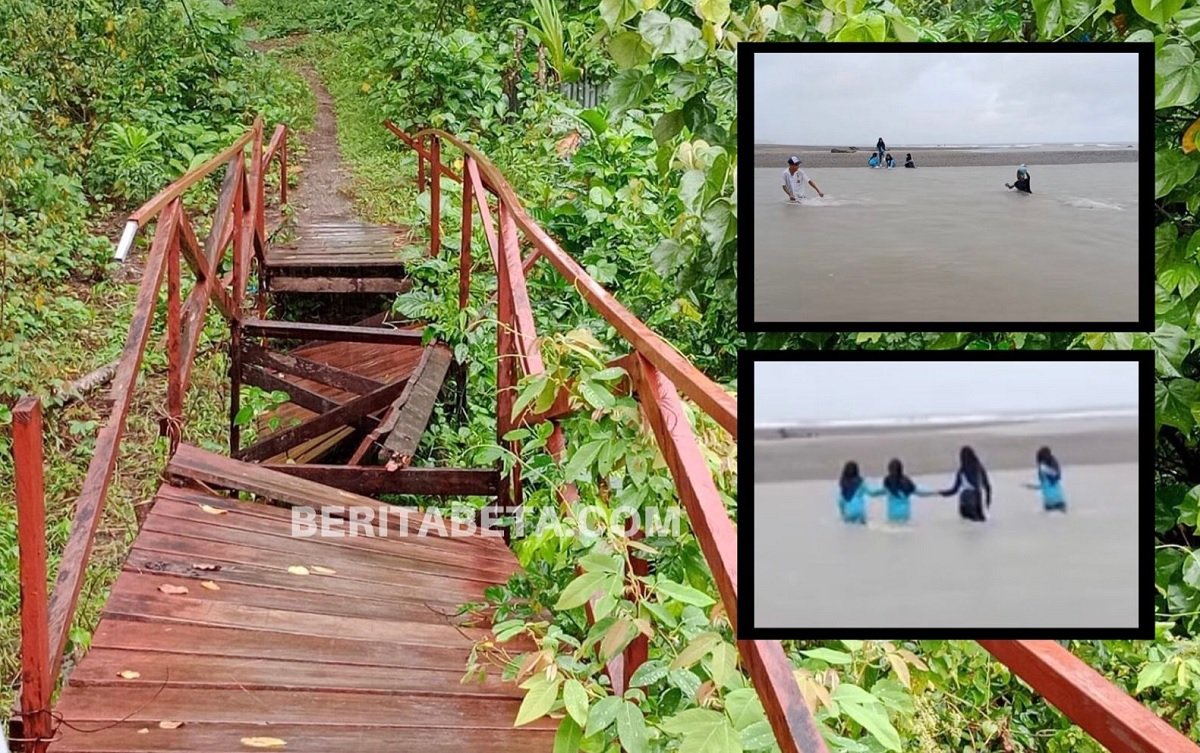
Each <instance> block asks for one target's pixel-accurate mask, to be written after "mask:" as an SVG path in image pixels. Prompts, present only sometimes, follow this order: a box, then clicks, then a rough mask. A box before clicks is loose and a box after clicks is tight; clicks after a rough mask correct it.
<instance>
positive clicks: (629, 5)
mask: <svg viewBox="0 0 1200 753" xmlns="http://www.w3.org/2000/svg"><path fill="white" fill-rule="evenodd" d="M641 7H642V6H641V3H640V2H637V0H600V17H601V18H603V19H604V22H605V23H606V24H608V26H609V28H612V29H615V28H616V27H618V26H620V25H621V24H623V23H625V22H626V21H628V20H629V19H631V18H633V17H634V16H635V15H636V14H637V12H638V11H639V10H641Z"/></svg>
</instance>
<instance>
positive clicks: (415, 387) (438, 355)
mask: <svg viewBox="0 0 1200 753" xmlns="http://www.w3.org/2000/svg"><path fill="white" fill-rule="evenodd" d="M426 353H427V354H428V356H429V357H428V358H425V359H423V360H422V362H421V363H420V364H419V365H418V367H417V370H416V371H414V372H413V374H412V376H411V377H410V378H409V386H408V389H406V390H405V392H404V394H403V395H402V396H401V397H403V398H404V400H403V402H401V401H399V400H398V401H397V404H396V405H395V406H394V414H395V423H394V424H393V426H392V429H391V431H390V432H389V433H388V435H387V437H385V438H384V440H383V451H384V454H385V455H386V456H387V457H389V458H399V459H400V462H401V465H406V464H407V463H408V461H409V460H410V459H411V458H412V456H413V454H415V453H416V451H417V445H418V444H420V443H421V435H422V434H424V433H425V427H427V426H428V425H429V418H430V416H432V415H433V405H434V402H436V401H437V396H438V393H439V392H441V389H442V383H443V382H445V381H446V371H447V370H448V369H449V368H450V361H451V358H452V354H451V353H450V349H449V348H447V347H445V346H442V345H437V346H432V345H431V346H430V347H429V348H428V349H427V350H426Z"/></svg>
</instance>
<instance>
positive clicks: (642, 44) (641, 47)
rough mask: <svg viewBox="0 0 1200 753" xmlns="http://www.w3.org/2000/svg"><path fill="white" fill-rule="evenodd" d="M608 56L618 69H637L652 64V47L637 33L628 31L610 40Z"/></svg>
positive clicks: (619, 33) (618, 33) (621, 32)
mask: <svg viewBox="0 0 1200 753" xmlns="http://www.w3.org/2000/svg"><path fill="white" fill-rule="evenodd" d="M608 54H609V55H611V56H612V59H613V62H614V63H616V64H617V67H618V68H621V69H628V68H637V67H638V66H639V65H645V64H646V63H649V62H650V45H648V44H646V40H644V39H642V35H641V34H638V33H637V32H636V31H631V30H628V29H626V30H625V31H620V32H617V33H616V34H614V35H613V37H612V39H610V40H608Z"/></svg>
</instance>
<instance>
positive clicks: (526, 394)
mask: <svg viewBox="0 0 1200 753" xmlns="http://www.w3.org/2000/svg"><path fill="white" fill-rule="evenodd" d="M546 380H547V377H546V375H545V374H539V375H538V376H536V377H534V378H533V379H531V380H530V381H529V384H527V385H525V388H524V389H523V390H521V394H520V395H518V396H517V400H516V402H515V403H513V409H512V417H513V419H514V420H516V418H517V416H519V415H521V411H523V410H525V406H527V405H529V404H530V403H532V402H533V400H534V398H536V397H537V396H538V395H539V394H541V392H542V390H543V389H545V387H546Z"/></svg>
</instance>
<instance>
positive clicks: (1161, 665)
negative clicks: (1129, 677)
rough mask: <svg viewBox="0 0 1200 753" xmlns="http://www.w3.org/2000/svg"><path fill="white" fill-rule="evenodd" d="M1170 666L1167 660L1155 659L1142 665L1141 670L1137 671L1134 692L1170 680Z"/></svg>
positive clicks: (1139, 691) (1171, 673)
mask: <svg viewBox="0 0 1200 753" xmlns="http://www.w3.org/2000/svg"><path fill="white" fill-rule="evenodd" d="M1172 666H1173V665H1171V664H1168V663H1167V662H1161V661H1156V662H1150V663H1149V664H1147V665H1146V666H1144V667H1142V670H1141V671H1140V672H1138V681H1137V687H1136V688H1134V691H1133V692H1134V694H1135V695H1136V694H1137V693H1141V692H1142V691H1143V690H1145V689H1146V688H1153V687H1157V686H1159V685H1165V684H1166V683H1168V682H1170V681H1171V675H1173V674H1174V673H1173V672H1171V668H1172Z"/></svg>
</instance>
